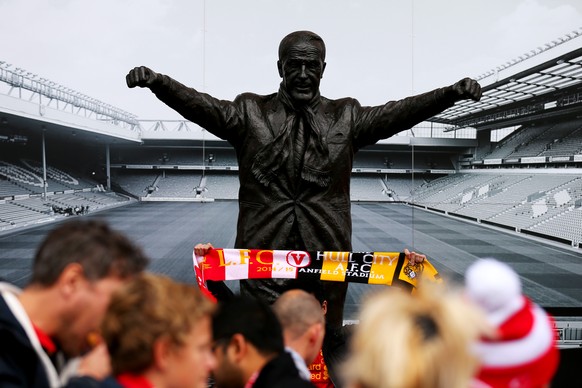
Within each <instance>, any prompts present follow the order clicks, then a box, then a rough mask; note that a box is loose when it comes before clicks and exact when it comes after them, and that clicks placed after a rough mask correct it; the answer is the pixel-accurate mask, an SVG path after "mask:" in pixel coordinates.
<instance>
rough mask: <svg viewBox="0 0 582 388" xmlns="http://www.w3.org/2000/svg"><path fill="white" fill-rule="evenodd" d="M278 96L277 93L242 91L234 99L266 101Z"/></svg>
mask: <svg viewBox="0 0 582 388" xmlns="http://www.w3.org/2000/svg"><path fill="white" fill-rule="evenodd" d="M276 97H277V93H272V94H267V95H261V94H256V93H252V92H244V93H241V94H239V95H238V96H236V98H235V99H234V101H249V102H250V101H254V102H257V103H265V102H268V101H272V100H274V99H276Z"/></svg>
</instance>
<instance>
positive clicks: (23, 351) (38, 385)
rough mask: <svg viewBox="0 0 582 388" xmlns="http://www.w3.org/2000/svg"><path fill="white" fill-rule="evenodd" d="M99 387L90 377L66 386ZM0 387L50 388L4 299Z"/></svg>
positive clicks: (0, 305)
mask: <svg viewBox="0 0 582 388" xmlns="http://www.w3.org/2000/svg"><path fill="white" fill-rule="evenodd" d="M96 386H98V383H97V381H96V380H94V379H92V378H89V377H79V378H74V379H71V381H70V382H69V383H68V384H66V385H65V387H67V388H73V387H96ZM0 387H2V388H10V387H14V388H17V387H18V388H23V387H34V388H44V387H47V388H48V387H49V381H48V377H47V374H46V371H45V369H44V366H43V365H42V362H41V361H40V359H39V358H38V355H37V354H36V352H35V351H34V348H33V347H32V344H31V343H30V340H29V339H28V337H27V336H26V333H25V331H24V329H23V328H22V326H21V325H20V323H19V322H18V321H17V320H16V318H15V317H14V315H13V314H12V311H10V309H9V308H8V305H7V304H6V301H5V300H4V298H3V297H1V296H0Z"/></svg>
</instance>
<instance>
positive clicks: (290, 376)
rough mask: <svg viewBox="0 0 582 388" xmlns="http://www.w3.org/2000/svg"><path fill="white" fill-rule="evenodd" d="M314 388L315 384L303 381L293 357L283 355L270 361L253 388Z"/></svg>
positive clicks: (284, 353) (286, 354)
mask: <svg viewBox="0 0 582 388" xmlns="http://www.w3.org/2000/svg"><path fill="white" fill-rule="evenodd" d="M302 387H304V388H313V384H311V383H310V382H309V381H306V380H303V379H302V378H301V377H300V376H299V371H297V367H295V363H294V362H293V359H292V358H291V355H290V354H289V353H287V352H283V353H281V354H280V355H279V356H277V357H275V358H274V359H272V360H271V361H269V362H268V363H267V364H266V365H265V366H264V367H263V369H261V371H260V372H259V375H258V376H257V379H256V380H255V383H254V384H253V388H302Z"/></svg>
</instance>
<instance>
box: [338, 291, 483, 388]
mask: <svg viewBox="0 0 582 388" xmlns="http://www.w3.org/2000/svg"><path fill="white" fill-rule="evenodd" d="M485 327H486V325H485V323H484V320H483V317H482V316H481V315H480V314H479V313H478V311H477V310H476V309H474V308H473V306H472V305H470V304H469V303H468V302H466V301H465V300H464V299H463V296H462V295H461V294H460V293H452V292H447V291H445V290H444V289H442V288H440V289H437V288H435V287H429V285H428V284H423V285H421V287H420V288H419V292H418V293H416V294H415V295H411V294H408V293H405V292H402V291H400V290H394V289H387V290H383V291H381V292H379V293H377V294H374V295H372V296H371V297H370V298H369V299H367V300H366V301H365V302H364V304H363V308H362V311H361V312H360V324H359V325H358V326H357V327H356V330H355V333H354V338H353V342H352V354H351V356H350V359H349V360H348V362H347V363H346V365H345V368H346V370H347V374H346V377H347V380H348V381H350V384H351V385H350V386H351V387H358V388H389V387H390V388H391V387H409V388H415V387H434V388H441V387H442V388H445V387H446V388H461V387H463V388H464V387H467V386H469V383H470V381H471V378H472V376H473V374H474V373H475V370H476V368H477V365H478V361H477V359H476V357H474V355H473V354H472V353H471V348H470V347H471V345H472V344H473V343H474V341H476V340H477V338H478V337H479V335H481V333H482V332H483V331H484V330H485Z"/></svg>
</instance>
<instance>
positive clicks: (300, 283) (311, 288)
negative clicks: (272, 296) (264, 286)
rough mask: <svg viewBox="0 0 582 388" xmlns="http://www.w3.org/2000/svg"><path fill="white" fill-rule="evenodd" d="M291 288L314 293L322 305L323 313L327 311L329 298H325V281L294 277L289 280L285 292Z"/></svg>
mask: <svg viewBox="0 0 582 388" xmlns="http://www.w3.org/2000/svg"><path fill="white" fill-rule="evenodd" d="M290 290H303V291H305V292H307V293H308V294H311V295H313V297H314V298H315V299H316V300H317V302H318V303H319V305H320V306H321V310H322V312H323V315H324V316H325V315H326V313H327V299H325V290H324V288H323V282H322V281H321V280H316V279H293V280H291V281H289V282H287V284H286V287H285V288H284V289H283V292H282V293H281V294H283V293H284V292H287V291H290Z"/></svg>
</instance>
